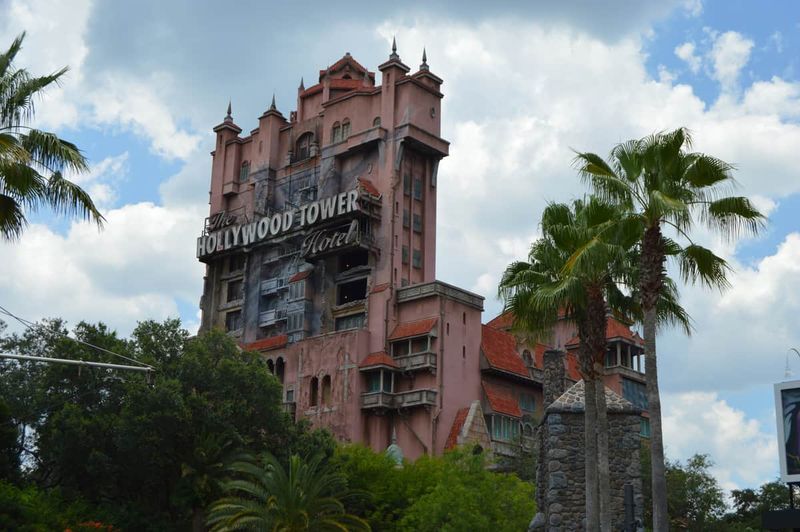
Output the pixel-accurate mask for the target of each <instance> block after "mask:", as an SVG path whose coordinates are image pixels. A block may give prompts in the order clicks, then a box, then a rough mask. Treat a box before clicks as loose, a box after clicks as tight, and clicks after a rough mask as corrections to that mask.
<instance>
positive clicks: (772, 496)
mask: <svg viewBox="0 0 800 532" xmlns="http://www.w3.org/2000/svg"><path fill="white" fill-rule="evenodd" d="M731 501H732V505H733V511H732V512H729V513H728V514H727V515H725V518H724V519H723V521H724V525H725V530H730V531H736V532H738V531H741V532H745V531H749V530H760V529H761V515H762V514H763V513H764V512H768V511H776V510H786V509H787V508H788V507H789V488H788V486H787V485H786V484H784V483H783V482H780V481H779V480H775V481H773V482H767V483H766V484H763V485H762V486H761V487H760V488H758V489H752V488H746V489H742V490H732V491H731Z"/></svg>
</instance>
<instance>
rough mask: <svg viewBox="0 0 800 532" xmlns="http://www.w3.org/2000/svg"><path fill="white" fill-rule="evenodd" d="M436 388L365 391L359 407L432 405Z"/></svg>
mask: <svg viewBox="0 0 800 532" xmlns="http://www.w3.org/2000/svg"><path fill="white" fill-rule="evenodd" d="M435 404H436V390H411V391H409V392H399V393H391V392H365V393H362V394H361V408H364V409H379V408H412V407H415V406H434V405H435Z"/></svg>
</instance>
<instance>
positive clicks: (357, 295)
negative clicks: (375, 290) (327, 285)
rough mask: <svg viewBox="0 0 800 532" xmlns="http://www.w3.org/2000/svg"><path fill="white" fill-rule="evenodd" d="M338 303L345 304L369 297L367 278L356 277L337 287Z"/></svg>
mask: <svg viewBox="0 0 800 532" xmlns="http://www.w3.org/2000/svg"><path fill="white" fill-rule="evenodd" d="M336 289H337V295H336V304H337V305H344V304H345V303H352V302H353V301H359V300H361V299H364V298H366V297H367V278H366V277H364V278H362V279H356V280H355V281H350V282H347V283H341V284H340V285H339V286H337V287H336Z"/></svg>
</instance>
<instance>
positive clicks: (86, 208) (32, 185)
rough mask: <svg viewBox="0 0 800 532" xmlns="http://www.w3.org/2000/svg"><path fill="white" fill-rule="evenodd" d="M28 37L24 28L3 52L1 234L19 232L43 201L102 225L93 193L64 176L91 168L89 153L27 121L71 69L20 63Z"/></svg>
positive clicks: (0, 78)
mask: <svg viewBox="0 0 800 532" xmlns="http://www.w3.org/2000/svg"><path fill="white" fill-rule="evenodd" d="M24 38H25V34H24V33H23V34H21V35H20V36H19V37H17V38H16V39H14V42H13V43H11V46H10V47H9V48H8V50H7V51H6V52H5V53H2V54H0V239H3V240H13V239H16V238H19V236H20V235H21V234H22V231H23V229H24V228H25V226H26V225H27V223H28V222H27V218H26V213H30V212H34V211H36V210H37V209H38V208H39V207H40V206H42V205H48V206H50V207H51V208H52V209H53V210H55V211H56V212H57V213H59V214H66V215H78V216H80V217H83V218H85V219H87V220H93V221H94V222H96V223H97V225H98V226H101V225H102V222H103V221H104V219H103V216H102V215H101V214H100V211H98V210H97V208H96V207H95V205H94V203H93V202H92V199H91V197H90V196H89V194H87V193H86V191H84V190H83V189H82V188H81V187H79V186H78V185H76V184H75V183H73V182H71V181H69V180H68V179H67V178H66V176H65V174H67V173H70V172H71V173H82V172H87V171H88V170H89V166H88V163H87V161H86V158H85V157H84V156H83V154H82V153H81V152H80V150H79V149H78V148H77V147H76V146H75V145H74V144H72V143H70V142H67V141H65V140H62V139H60V138H58V137H57V136H56V135H55V134H54V133H48V132H46V131H40V130H38V129H34V128H31V127H29V126H28V125H27V123H28V122H29V121H30V120H32V119H33V117H34V102H35V100H36V98H37V97H41V95H42V94H43V93H44V91H45V90H46V89H47V88H49V87H52V86H54V85H58V84H59V83H60V80H61V78H62V76H63V75H64V74H65V73H66V72H67V69H66V68H62V69H61V70H58V71H57V72H53V73H52V74H49V75H46V76H41V77H34V76H32V75H31V74H30V73H29V72H28V71H27V70H25V69H18V68H15V67H14V60H15V58H16V56H17V54H18V53H19V51H20V50H21V49H22V41H23V39H24Z"/></svg>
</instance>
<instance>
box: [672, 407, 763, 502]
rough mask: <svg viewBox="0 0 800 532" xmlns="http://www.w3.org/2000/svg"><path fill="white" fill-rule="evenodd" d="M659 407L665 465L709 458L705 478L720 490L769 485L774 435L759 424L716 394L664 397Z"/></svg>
mask: <svg viewBox="0 0 800 532" xmlns="http://www.w3.org/2000/svg"><path fill="white" fill-rule="evenodd" d="M662 401H663V403H662V404H663V412H664V416H663V430H664V443H665V446H666V454H667V456H668V457H669V458H670V459H672V460H675V459H679V460H686V459H687V458H689V457H690V456H692V455H694V454H695V453H706V454H709V455H710V456H711V459H712V461H713V462H714V463H715V465H714V467H713V468H712V471H711V472H712V474H713V475H714V476H715V477H716V478H717V480H718V481H719V482H720V485H721V486H722V487H723V489H725V490H731V489H741V488H745V487H757V486H760V485H761V484H763V483H765V482H769V481H772V480H774V479H775V477H776V476H777V474H778V463H777V456H778V454H777V440H776V437H775V431H774V430H771V429H770V430H765V428H764V427H762V424H761V422H760V421H759V420H757V419H753V418H751V417H748V416H747V414H745V413H744V412H743V411H741V410H739V409H736V408H733V407H732V406H731V405H729V404H728V403H727V402H726V401H725V400H724V399H721V398H720V397H719V396H718V395H717V394H716V393H712V392H689V393H680V394H665V395H664V396H663V397H662ZM769 426H770V427H772V425H769Z"/></svg>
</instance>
